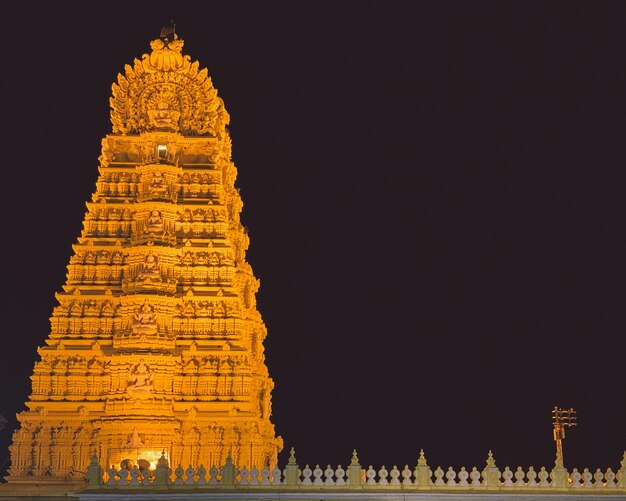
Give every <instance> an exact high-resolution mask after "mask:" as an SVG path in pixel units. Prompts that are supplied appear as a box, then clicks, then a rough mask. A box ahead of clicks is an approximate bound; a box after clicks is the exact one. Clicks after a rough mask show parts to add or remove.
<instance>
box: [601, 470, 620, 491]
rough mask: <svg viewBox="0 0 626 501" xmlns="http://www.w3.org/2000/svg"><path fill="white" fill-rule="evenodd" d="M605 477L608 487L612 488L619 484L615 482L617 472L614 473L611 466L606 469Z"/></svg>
mask: <svg viewBox="0 0 626 501" xmlns="http://www.w3.org/2000/svg"><path fill="white" fill-rule="evenodd" d="M604 478H605V479H606V485H605V487H608V488H609V489H610V488H612V487H616V486H617V484H616V483H615V473H613V470H611V468H609V469H608V470H606V475H604Z"/></svg>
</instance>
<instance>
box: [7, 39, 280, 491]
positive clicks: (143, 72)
mask: <svg viewBox="0 0 626 501" xmlns="http://www.w3.org/2000/svg"><path fill="white" fill-rule="evenodd" d="M182 47H183V41H182V40H180V39H179V38H178V37H177V36H176V35H170V36H168V37H164V38H160V39H157V40H154V41H153V42H151V48H152V51H151V53H150V54H146V55H144V56H143V58H142V59H141V60H138V59H135V61H134V64H133V66H130V65H126V66H125V72H124V75H121V74H120V75H118V81H117V83H116V84H113V97H112V98H111V121H112V124H113V132H112V134H109V135H107V136H106V137H105V138H104V139H103V141H102V155H101V157H100V167H99V173H100V174H99V177H98V181H97V187H96V191H95V193H94V195H93V196H92V200H91V202H88V203H87V212H86V214H85V219H84V227H83V230H82V233H81V236H80V237H79V238H78V241H77V243H76V244H75V245H74V246H73V251H74V252H73V255H72V256H71V259H70V263H69V266H68V273H67V281H66V283H65V284H64V285H63V288H62V291H60V292H59V293H57V295H56V297H57V300H58V303H59V304H58V306H56V307H55V308H54V311H53V315H52V318H51V332H50V335H49V336H48V338H47V339H46V343H45V346H43V347H40V348H39V350H38V353H39V356H40V360H39V361H38V362H36V364H35V368H34V372H33V375H32V377H31V379H32V394H31V396H30V398H29V400H28V402H26V406H27V409H28V410H26V411H24V412H21V413H20V414H19V415H18V420H19V422H20V427H19V428H18V429H17V430H16V431H15V433H14V437H13V444H12V445H11V448H10V451H11V468H10V476H9V477H8V479H9V481H13V482H20V481H22V482H23V481H33V479H34V478H37V480H38V481H39V480H41V478H42V477H46V478H59V477H67V476H68V475H70V476H71V475H73V474H75V473H77V472H79V471H83V472H84V471H85V469H86V468H87V466H88V465H89V462H90V457H91V456H92V455H93V454H96V455H97V457H99V458H101V460H102V461H103V463H105V464H107V465H115V466H117V467H119V465H120V464H122V463H123V464H125V465H127V466H128V465H130V464H132V463H134V464H138V465H140V466H141V465H148V463H150V466H152V467H154V463H155V461H156V460H157V459H158V458H159V457H160V456H161V454H162V452H164V453H165V455H166V456H167V457H168V459H169V460H170V463H172V464H185V465H186V464H194V465H199V464H204V465H206V466H207V467H209V466H212V465H222V464H224V463H225V461H226V457H227V455H228V454H230V456H231V457H232V459H233V461H234V462H235V463H236V464H239V465H251V466H256V467H259V468H260V467H264V466H269V467H274V465H275V464H276V456H277V453H278V452H279V451H280V449H281V448H282V439H281V438H280V437H277V436H276V434H275V431H274V426H273V425H272V423H271V422H270V415H271V404H270V397H271V391H272V388H273V381H272V379H271V378H270V377H269V375H268V370H267V367H266V365H265V362H264V354H263V340H264V339H265V336H266V328H265V325H264V323H263V320H262V318H261V315H260V314H259V312H258V310H257V309H256V303H255V294H256V292H257V290H258V287H259V281H258V280H257V279H256V278H255V277H254V275H253V273H252V269H251V267H250V265H249V264H248V263H247V262H246V260H245V253H246V249H247V247H248V244H249V239H248V236H247V234H246V231H245V229H244V227H243V226H242V224H241V222H240V219H239V215H240V212H241V209H242V205H243V204H242V201H241V198H240V196H239V193H238V190H237V189H236V188H235V186H234V183H235V178H236V175H237V169H236V167H235V165H234V164H233V163H232V161H231V143H230V138H229V134H228V130H227V128H226V126H227V124H228V121H229V116H228V114H227V112H226V110H225V109H224V106H223V102H222V100H221V99H220V98H219V97H218V96H217V91H216V90H215V88H214V87H213V85H212V83H211V79H210V78H209V77H208V76H207V70H206V69H199V65H198V62H193V63H192V62H191V61H190V58H189V56H185V55H183V54H182Z"/></svg>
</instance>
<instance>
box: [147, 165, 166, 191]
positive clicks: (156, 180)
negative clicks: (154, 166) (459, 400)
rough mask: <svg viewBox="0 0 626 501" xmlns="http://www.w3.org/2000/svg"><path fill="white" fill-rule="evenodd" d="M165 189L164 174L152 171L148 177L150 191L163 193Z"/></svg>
mask: <svg viewBox="0 0 626 501" xmlns="http://www.w3.org/2000/svg"><path fill="white" fill-rule="evenodd" d="M165 189H166V186H165V176H164V175H163V173H162V172H161V171H158V170H157V171H154V172H153V173H152V178H151V179H150V193H152V194H160V193H163V192H164V191H165Z"/></svg>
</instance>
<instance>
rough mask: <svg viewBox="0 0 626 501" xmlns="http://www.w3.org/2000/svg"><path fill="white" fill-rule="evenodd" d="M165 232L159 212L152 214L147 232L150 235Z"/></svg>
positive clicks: (147, 225)
mask: <svg viewBox="0 0 626 501" xmlns="http://www.w3.org/2000/svg"><path fill="white" fill-rule="evenodd" d="M162 230H163V219H162V218H161V213H160V212H159V211H158V210H153V211H152V212H150V217H148V220H147V221H146V231H147V232H149V233H157V232H159V231H162Z"/></svg>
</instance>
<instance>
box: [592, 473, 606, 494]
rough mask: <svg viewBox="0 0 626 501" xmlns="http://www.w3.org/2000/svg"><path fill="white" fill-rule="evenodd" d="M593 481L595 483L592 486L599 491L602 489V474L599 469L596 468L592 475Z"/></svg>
mask: <svg viewBox="0 0 626 501" xmlns="http://www.w3.org/2000/svg"><path fill="white" fill-rule="evenodd" d="M593 479H594V480H595V483H594V484H593V486H594V487H595V488H596V489H601V488H602V487H604V473H602V471H600V468H598V469H597V470H596V472H595V473H594V474H593Z"/></svg>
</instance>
